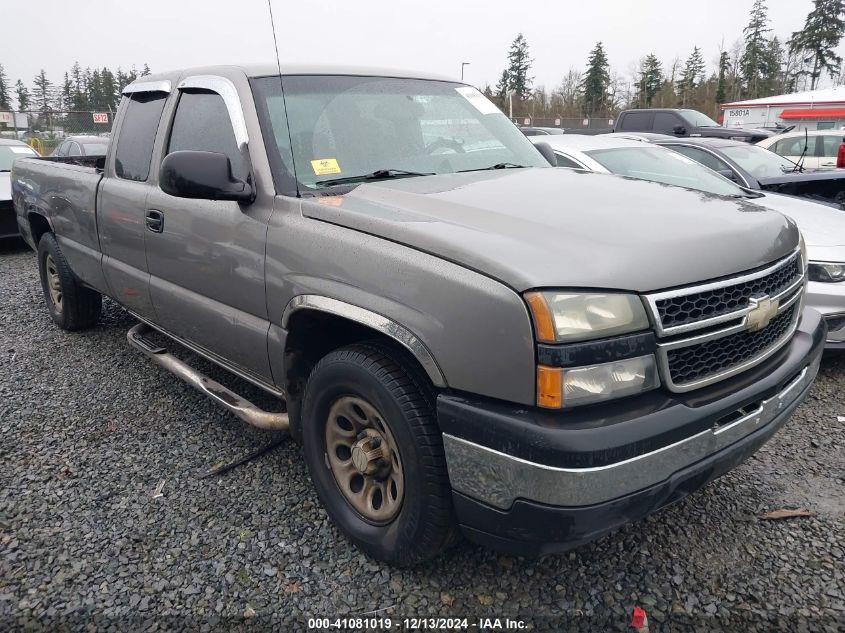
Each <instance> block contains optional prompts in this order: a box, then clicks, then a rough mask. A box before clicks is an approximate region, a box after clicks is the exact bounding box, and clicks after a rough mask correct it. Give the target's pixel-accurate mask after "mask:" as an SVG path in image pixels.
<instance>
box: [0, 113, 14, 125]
mask: <svg viewBox="0 0 845 633" xmlns="http://www.w3.org/2000/svg"><path fill="white" fill-rule="evenodd" d="M11 122H12V113H11V112H0V123H11Z"/></svg>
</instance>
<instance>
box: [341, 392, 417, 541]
mask: <svg viewBox="0 0 845 633" xmlns="http://www.w3.org/2000/svg"><path fill="white" fill-rule="evenodd" d="M326 455H327V460H328V467H329V469H330V470H331V472H332V475H334V479H335V482H336V483H337V486H338V488H339V489H340V491H341V492H342V493H343V496H344V497H345V498H346V500H347V501H348V502H349V504H350V505H351V506H352V507H353V508H354V509H355V511H356V512H358V514H360V515H361V516H362V517H363V518H364V519H366V520H367V521H369V522H371V523H375V524H384V523H388V522H389V521H391V520H392V519H393V518H394V517H395V516H396V514H397V513H398V512H399V509H400V508H401V507H402V499H403V497H404V493H405V476H404V472H403V470H402V461H401V457H400V455H399V450H398V447H397V444H396V441H395V440H394V438H393V433H391V431H390V427H389V426H388V425H387V424H386V423H385V421H384V416H382V415H381V413H379V412H378V410H376V408H375V407H374V406H373V405H371V404H370V403H369V402H367V401H366V400H364V399H363V398H359V397H357V396H344V397H342V398H339V399H338V400H337V401H335V403H334V404H333V405H332V407H331V409H330V410H329V415H328V420H326Z"/></svg>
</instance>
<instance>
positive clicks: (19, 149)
mask: <svg viewBox="0 0 845 633" xmlns="http://www.w3.org/2000/svg"><path fill="white" fill-rule="evenodd" d="M30 156H38V154H36V153H35V150H33V149H32V148H31V147H29V146H27V145H0V171H10V170H11V169H12V163H14V162H15V161H16V160H17V159H19V158H28V157H30Z"/></svg>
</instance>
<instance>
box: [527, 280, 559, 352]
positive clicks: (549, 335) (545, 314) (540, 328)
mask: <svg viewBox="0 0 845 633" xmlns="http://www.w3.org/2000/svg"><path fill="white" fill-rule="evenodd" d="M525 301H526V302H527V303H528V307H529V308H530V309H531V316H532V317H533V319H534V329H535V330H536V331H537V340H538V341H542V342H543V343H554V342H555V323H554V320H553V319H552V313H551V310H549V304H548V303H546V298H545V297H544V296H543V293H542V292H526V293H525Z"/></svg>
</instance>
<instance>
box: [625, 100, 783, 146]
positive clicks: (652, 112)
mask: <svg viewBox="0 0 845 633" xmlns="http://www.w3.org/2000/svg"><path fill="white" fill-rule="evenodd" d="M613 131H614V132H656V133H658V134H670V135H672V136H676V137H688V136H692V137H709V138H725V139H731V140H734V141H745V142H748V143H756V142H757V141H762V140H763V139H764V138H768V137H770V136H772V134H773V132H770V131H769V130H756V129H754V130H745V129H737V128H726V127H722V126H721V125H719V124H718V123H716V121H714V120H713V119H711V118H710V117H709V116H707V115H706V114H703V113H701V112H699V111H698V110H689V109H687V108H648V109H642V110H623V111H622V112H620V113H619V116H618V117H616V124H615V125H614V126H613Z"/></svg>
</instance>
